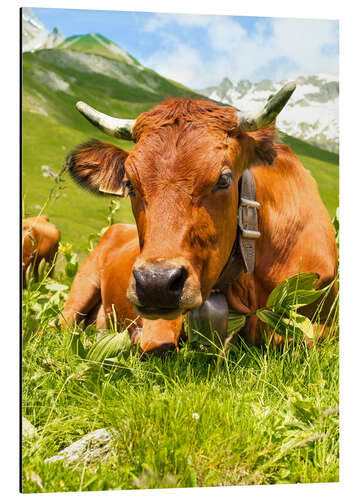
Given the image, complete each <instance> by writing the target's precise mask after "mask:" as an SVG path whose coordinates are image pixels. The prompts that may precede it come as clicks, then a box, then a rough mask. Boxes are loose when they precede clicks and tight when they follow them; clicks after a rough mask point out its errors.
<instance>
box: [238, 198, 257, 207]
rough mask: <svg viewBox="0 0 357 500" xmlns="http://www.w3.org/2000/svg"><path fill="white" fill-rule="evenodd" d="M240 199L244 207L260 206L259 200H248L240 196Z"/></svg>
mask: <svg viewBox="0 0 357 500" xmlns="http://www.w3.org/2000/svg"><path fill="white" fill-rule="evenodd" d="M239 201H240V205H241V206H242V207H251V208H260V203H259V201H255V200H247V198H240V200H239Z"/></svg>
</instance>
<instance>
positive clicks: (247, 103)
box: [199, 73, 339, 153]
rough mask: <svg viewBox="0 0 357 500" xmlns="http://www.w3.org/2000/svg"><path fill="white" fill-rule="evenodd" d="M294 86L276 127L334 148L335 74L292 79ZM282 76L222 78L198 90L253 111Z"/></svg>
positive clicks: (336, 141) (278, 85) (336, 138)
mask: <svg viewBox="0 0 357 500" xmlns="http://www.w3.org/2000/svg"><path fill="white" fill-rule="evenodd" d="M295 81H296V84H297V85H296V90H295V92H294V94H293V95H292V97H291V99H290V101H289V103H288V104H287V106H286V107H285V108H284V110H283V111H282V113H281V115H280V116H279V117H278V120H277V125H278V127H279V129H280V130H281V131H283V132H285V133H287V134H289V135H293V136H294V137H297V138H299V139H302V140H304V141H307V142H310V143H311V144H314V145H316V146H319V147H321V148H324V149H327V150H329V151H333V152H336V153H337V152H338V148H339V132H338V96H339V83H338V78H337V77H334V76H331V75H327V74H323V73H320V74H317V75H313V76H307V77H304V76H301V77H298V78H296V79H295ZM284 83H286V80H283V81H279V82H272V81H270V80H262V81H261V82H259V83H252V82H250V81H249V80H240V81H238V82H237V83H236V84H234V83H233V82H231V81H230V80H229V79H228V78H224V79H223V81H222V82H221V84H220V85H218V86H217V87H209V88H206V89H204V90H200V91H199V92H200V93H202V94H204V95H206V96H207V97H209V98H211V99H214V100H217V101H221V102H224V103H227V104H230V105H232V106H235V107H237V108H238V109H241V110H245V111H248V112H249V113H254V112H255V111H258V110H259V109H261V108H262V106H263V105H264V104H265V102H266V100H267V99H268V97H269V96H270V95H271V94H273V93H275V92H277V91H278V90H279V89H280V88H281V87H282V86H283V85H284Z"/></svg>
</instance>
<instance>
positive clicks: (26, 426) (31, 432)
mask: <svg viewBox="0 0 357 500" xmlns="http://www.w3.org/2000/svg"><path fill="white" fill-rule="evenodd" d="M37 436H38V433H37V429H36V427H35V426H34V425H32V424H31V422H30V421H29V420H27V418H25V417H22V438H23V439H27V440H31V439H34V438H36V437H37Z"/></svg>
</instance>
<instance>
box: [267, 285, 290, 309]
mask: <svg viewBox="0 0 357 500" xmlns="http://www.w3.org/2000/svg"><path fill="white" fill-rule="evenodd" d="M287 294H288V283H287V280H284V281H282V282H281V283H280V284H279V285H278V286H277V287H275V288H274V290H273V291H272V292H271V293H270V295H269V297H268V300H267V302H266V306H267V307H269V308H270V309H277V310H279V309H280V308H281V303H282V302H283V300H284V299H285V297H286V296H287Z"/></svg>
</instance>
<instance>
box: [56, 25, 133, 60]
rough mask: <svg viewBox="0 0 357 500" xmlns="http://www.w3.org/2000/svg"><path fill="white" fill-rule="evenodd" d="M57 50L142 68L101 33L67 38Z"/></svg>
mask: <svg viewBox="0 0 357 500" xmlns="http://www.w3.org/2000/svg"><path fill="white" fill-rule="evenodd" d="M57 48H58V49H70V50H78V51H80V52H86V53H90V54H97V55H99V56H103V57H109V58H111V59H116V60H118V61H122V62H125V63H127V64H135V65H136V66H140V64H139V62H138V61H137V60H136V59H135V58H134V57H132V56H131V55H129V54H127V53H126V52H125V51H124V50H122V49H121V48H120V47H119V46H118V45H116V44H115V43H113V42H111V41H110V40H108V38H105V37H104V36H103V35H100V34H99V33H89V34H87V35H73V36H70V37H69V38H66V39H65V40H64V41H63V42H62V43H61V44H60V45H59V46H58V47H57Z"/></svg>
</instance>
